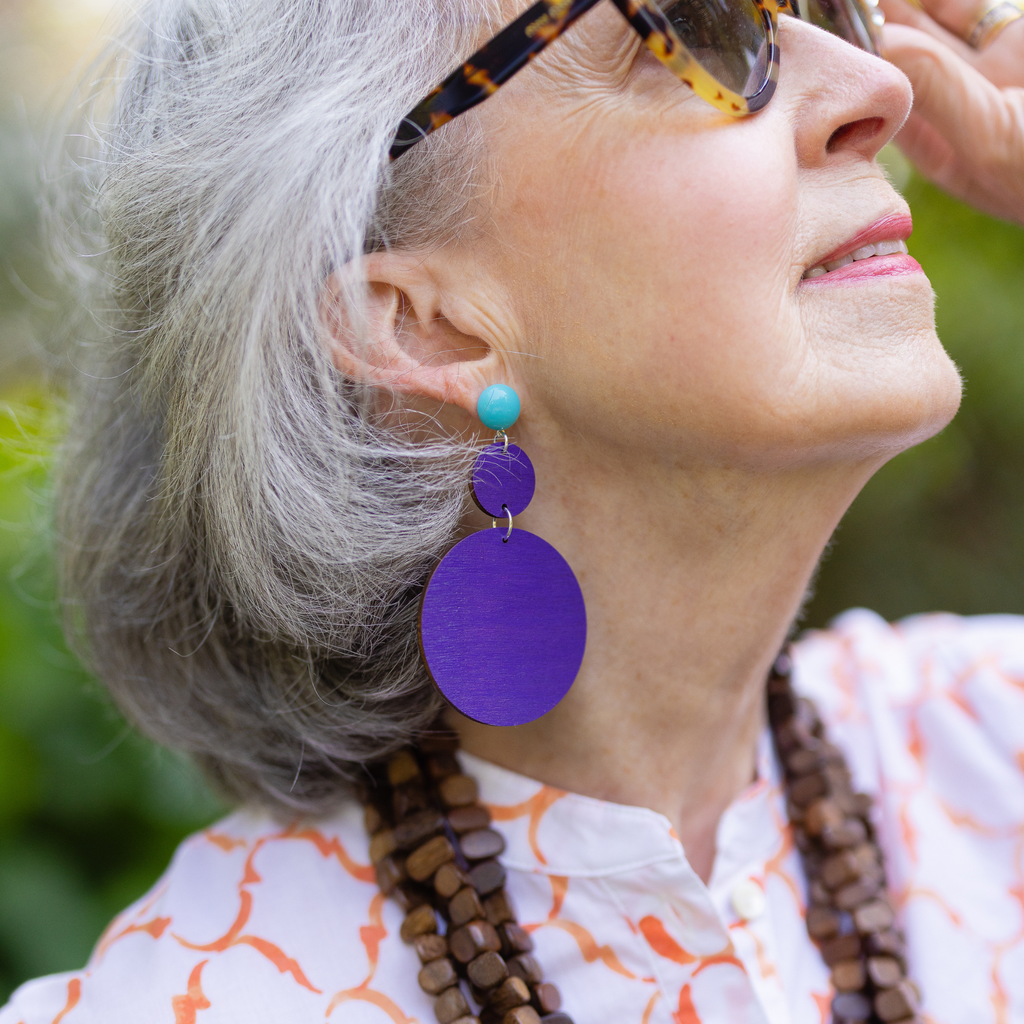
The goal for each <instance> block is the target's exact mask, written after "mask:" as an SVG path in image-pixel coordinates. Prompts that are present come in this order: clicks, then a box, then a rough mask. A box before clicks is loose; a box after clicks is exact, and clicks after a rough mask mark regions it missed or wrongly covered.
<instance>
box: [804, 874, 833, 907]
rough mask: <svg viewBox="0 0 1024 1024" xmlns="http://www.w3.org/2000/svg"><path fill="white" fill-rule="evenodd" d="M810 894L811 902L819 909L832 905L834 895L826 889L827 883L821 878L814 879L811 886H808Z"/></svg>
mask: <svg viewBox="0 0 1024 1024" xmlns="http://www.w3.org/2000/svg"><path fill="white" fill-rule="evenodd" d="M807 890H808V894H809V895H810V897H811V902H812V903H813V904H815V905H816V906H819V907H822V906H823V907H827V906H830V905H831V903H832V893H830V892H829V891H828V889H827V888H826V887H825V883H824V882H823V881H822V880H821V879H820V878H812V879H811V880H810V883H809V885H808V886H807Z"/></svg>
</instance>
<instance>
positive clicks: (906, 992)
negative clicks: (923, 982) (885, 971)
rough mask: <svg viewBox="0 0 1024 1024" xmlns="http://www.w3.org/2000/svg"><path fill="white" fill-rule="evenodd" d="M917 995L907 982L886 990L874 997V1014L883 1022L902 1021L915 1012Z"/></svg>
mask: <svg viewBox="0 0 1024 1024" xmlns="http://www.w3.org/2000/svg"><path fill="white" fill-rule="evenodd" d="M917 1003H918V999H917V993H916V992H915V991H914V988H913V986H912V985H911V984H910V982H908V981H901V982H900V983H899V984H898V985H897V986H896V987H895V988H887V989H885V990H883V991H882V992H879V993H878V995H876V996H875V1013H877V1014H878V1016H879V1017H881V1018H882V1020H884V1021H887V1022H888V1021H894V1020H903V1018H904V1017H911V1016H913V1014H914V1013H916V1012H917Z"/></svg>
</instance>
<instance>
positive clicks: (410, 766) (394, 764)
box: [388, 750, 420, 786]
mask: <svg viewBox="0 0 1024 1024" xmlns="http://www.w3.org/2000/svg"><path fill="white" fill-rule="evenodd" d="M419 778H420V766H419V765H418V764H417V763H416V758H415V757H413V755H412V753H411V751H408V750H400V751H399V752H398V753H397V754H392V755H391V757H389V758H388V782H390V783H391V785H392V786H404V785H405V784H406V783H408V782H414V781H416V780H417V779H419Z"/></svg>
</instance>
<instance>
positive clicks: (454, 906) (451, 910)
mask: <svg viewBox="0 0 1024 1024" xmlns="http://www.w3.org/2000/svg"><path fill="white" fill-rule="evenodd" d="M448 916H449V917H450V918H451V921H452V924H453V925H455V927H456V928H458V927H460V926H461V925H464V924H466V923H467V922H468V921H474V920H476V918H478V917H483V916H484V908H483V905H482V904H481V903H480V897H479V896H477V894H476V889H474V888H473V887H472V886H471V885H467V886H466V887H465V888H463V889H460V890H459V891H458V892H457V893H456V894H455V895H454V896H453V897H452V898H451V902H450V903H449V904H448ZM491 923H492V924H493V923H494V922H493V921H492V922H491Z"/></svg>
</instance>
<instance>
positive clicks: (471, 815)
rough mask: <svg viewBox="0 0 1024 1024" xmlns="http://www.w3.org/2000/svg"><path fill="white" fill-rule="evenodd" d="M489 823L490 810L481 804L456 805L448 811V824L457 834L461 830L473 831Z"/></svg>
mask: <svg viewBox="0 0 1024 1024" xmlns="http://www.w3.org/2000/svg"><path fill="white" fill-rule="evenodd" d="M490 823H491V812H490V811H489V810H488V809H487V808H486V807H484V805H483V804H470V806H469V807H456V808H455V809H454V810H452V811H449V813H448V824H449V825H451V827H452V829H453V831H455V832H456V833H457V834H458V835H462V833H463V832H475V831H476V830H477V829H480V828H487V826H488V825H490Z"/></svg>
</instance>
